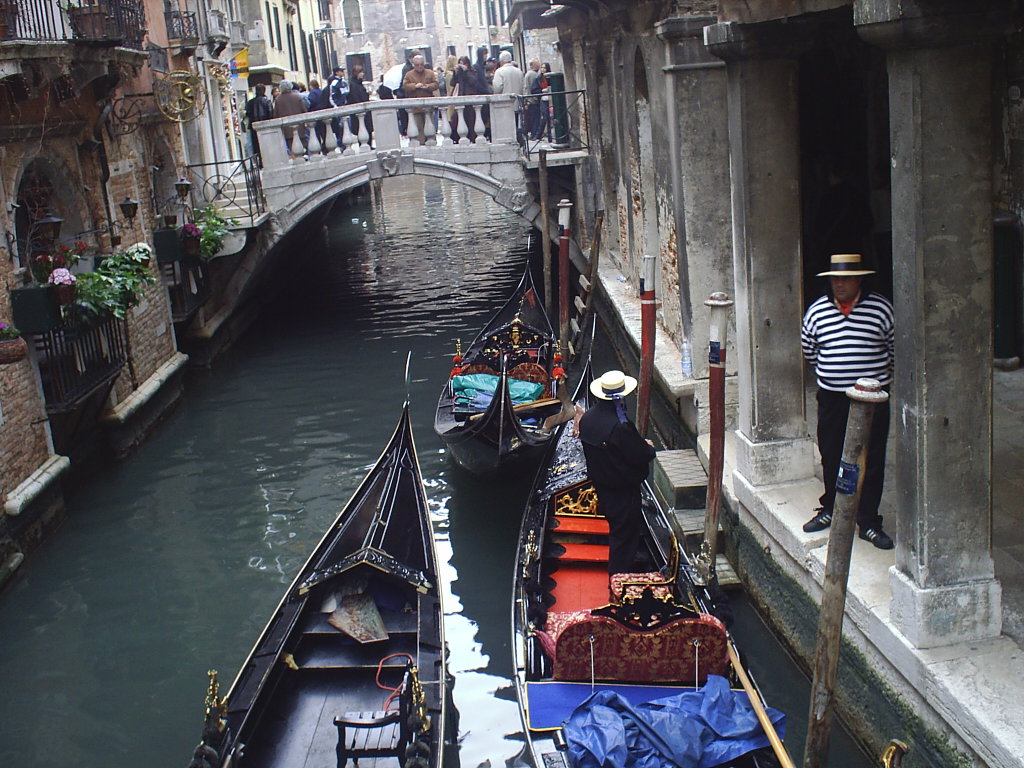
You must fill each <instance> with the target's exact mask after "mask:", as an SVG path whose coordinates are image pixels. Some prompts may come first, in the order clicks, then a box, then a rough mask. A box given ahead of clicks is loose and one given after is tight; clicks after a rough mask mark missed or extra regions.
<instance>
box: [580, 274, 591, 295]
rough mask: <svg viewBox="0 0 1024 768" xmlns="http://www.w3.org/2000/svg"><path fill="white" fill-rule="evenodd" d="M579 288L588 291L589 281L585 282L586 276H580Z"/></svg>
mask: <svg viewBox="0 0 1024 768" xmlns="http://www.w3.org/2000/svg"><path fill="white" fill-rule="evenodd" d="M580 288H582V289H583V290H584V291H589V290H590V281H589V280H587V276H586V275H580Z"/></svg>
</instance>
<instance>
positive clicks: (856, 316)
mask: <svg viewBox="0 0 1024 768" xmlns="http://www.w3.org/2000/svg"><path fill="white" fill-rule="evenodd" d="M894 338H895V332H894V323H893V312H892V304H891V303H890V302H889V300H888V299H887V298H885V296H882V295H881V294H879V293H868V294H867V295H865V296H862V297H861V299H860V301H858V302H857V303H856V304H855V305H854V307H853V309H852V310H851V311H850V314H849V316H846V315H844V314H843V313H842V312H840V311H839V310H838V309H837V308H836V306H835V304H834V303H833V301H832V299H830V298H829V297H828V296H822V297H821V298H820V299H818V300H817V301H815V302H814V303H813V304H811V306H810V307H808V308H807V314H805V315H804V322H803V325H802V326H801V328H800V346H801V347H802V348H803V353H804V357H805V358H806V359H807V362H809V363H810V364H811V365H813V366H814V372H815V374H816V375H817V378H818V386H819V387H821V388H822V389H827V390H830V391H832V392H843V391H845V390H846V388H847V387H852V386H853V385H854V384H855V383H856V382H857V379H859V378H871V379H877V380H878V382H879V383H880V384H882V386H888V385H889V384H891V383H892V366H893V341H894Z"/></svg>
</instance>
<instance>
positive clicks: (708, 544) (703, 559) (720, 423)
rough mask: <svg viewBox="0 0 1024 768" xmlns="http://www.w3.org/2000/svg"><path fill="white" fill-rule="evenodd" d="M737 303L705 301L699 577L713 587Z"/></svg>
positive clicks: (716, 296) (717, 297)
mask: <svg viewBox="0 0 1024 768" xmlns="http://www.w3.org/2000/svg"><path fill="white" fill-rule="evenodd" d="M732 304H733V302H732V299H730V298H729V295H728V294H727V293H722V292H721V291H718V292H716V293H712V294H711V295H710V296H709V297H708V298H707V300H706V301H705V302H704V306H705V307H710V308H711V322H710V327H709V329H708V406H709V408H710V428H711V434H710V438H711V444H710V446H709V448H710V452H709V456H708V458H709V467H708V497H707V509H706V510H705V513H704V541H703V542H702V543H701V545H700V555H699V557H698V558H697V572H698V575H699V578H700V579H701V580H702V581H703V582H704V583H705V584H710V583H711V582H712V581H713V580H714V579H715V558H716V557H717V556H718V511H719V507H720V506H721V503H722V471H723V469H724V468H725V342H726V338H727V337H728V331H729V307H731V306H732Z"/></svg>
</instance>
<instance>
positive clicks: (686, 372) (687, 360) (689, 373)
mask: <svg viewBox="0 0 1024 768" xmlns="http://www.w3.org/2000/svg"><path fill="white" fill-rule="evenodd" d="M679 363H680V367H681V368H682V371H683V378H684V379H692V378H693V351H692V350H691V348H690V340H689V339H683V349H682V357H681V359H680V361H679Z"/></svg>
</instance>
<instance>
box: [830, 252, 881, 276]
mask: <svg viewBox="0 0 1024 768" xmlns="http://www.w3.org/2000/svg"><path fill="white" fill-rule="evenodd" d="M862 262H863V258H862V257H861V255H860V254H859V253H833V254H832V258H831V259H829V269H828V271H826V272H819V273H818V277H863V276H864V275H873V274H875V270H873V269H864V266H863V263H862Z"/></svg>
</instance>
